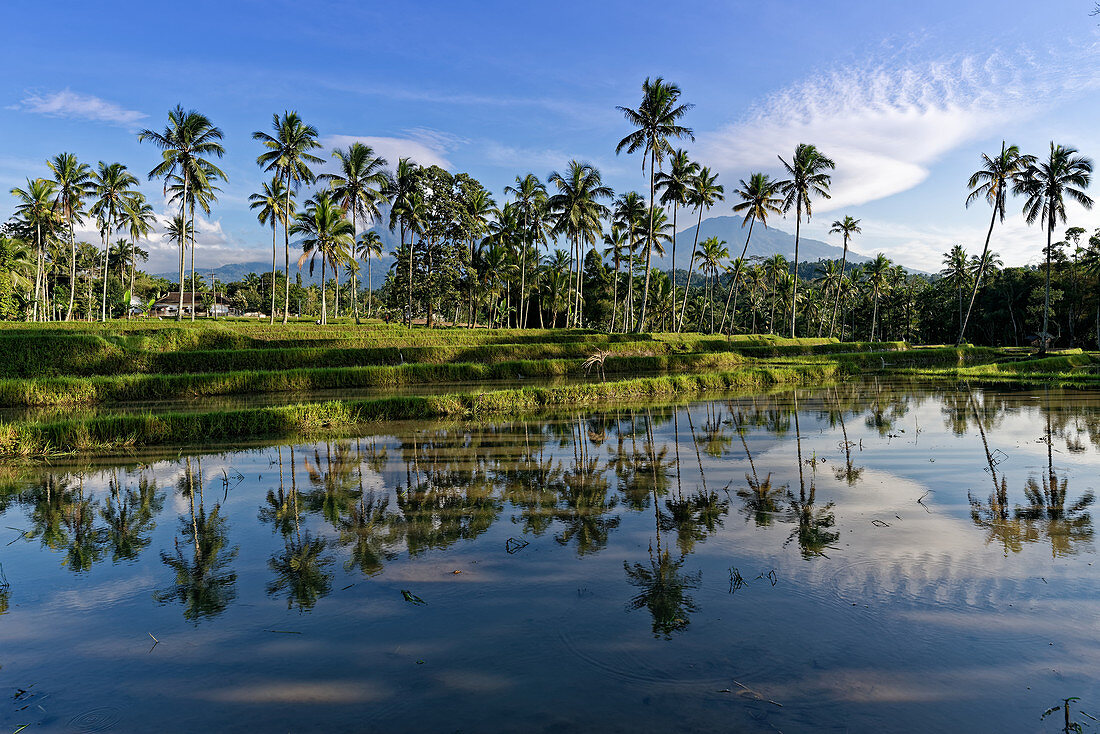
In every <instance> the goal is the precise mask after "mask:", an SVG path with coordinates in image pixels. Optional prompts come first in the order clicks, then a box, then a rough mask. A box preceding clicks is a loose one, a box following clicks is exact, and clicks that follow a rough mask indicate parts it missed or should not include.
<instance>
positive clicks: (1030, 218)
mask: <svg viewBox="0 0 1100 734" xmlns="http://www.w3.org/2000/svg"><path fill="white" fill-rule="evenodd" d="M1091 179H1092V161H1091V160H1090V159H1088V158H1086V157H1084V156H1081V155H1077V149H1076V148H1070V147H1065V146H1061V145H1055V144H1054V142H1053V141H1052V142H1051V144H1050V155H1049V157H1048V158H1047V159H1046V160H1045V161H1042V162H1041V163H1032V164H1031V165H1029V166H1028V167H1027V169H1026V170H1025V171H1024V173H1023V174H1021V175H1020V176H1019V177H1018V178H1017V179H1016V182H1015V184H1014V186H1013V190H1014V191H1015V192H1017V193H1020V194H1023V195H1024V196H1025V197H1027V198H1026V201H1025V202H1024V219H1025V220H1027V223H1028V224H1034V222H1035V220H1037V219H1038V220H1040V221H1041V223H1042V224H1043V226H1044V227H1045V229H1046V231H1047V248H1046V260H1047V268H1046V283H1045V286H1044V294H1043V333H1042V334H1040V335H1039V344H1040V347H1039V351H1040V353H1041V354H1046V351H1047V342H1048V341H1049V339H1050V332H1049V330H1048V327H1049V319H1050V253H1051V246H1050V245H1051V239H1052V238H1053V235H1054V228H1055V227H1056V226H1057V225H1058V224H1059V223H1065V221H1066V199H1067V198H1069V199H1070V200H1072V201H1075V202H1077V203H1078V204H1080V205H1081V206H1082V207H1084V208H1085V209H1091V208H1092V199H1091V198H1090V197H1089V196H1088V195H1087V194H1085V189H1086V188H1088V185H1089V181H1090V180H1091Z"/></svg>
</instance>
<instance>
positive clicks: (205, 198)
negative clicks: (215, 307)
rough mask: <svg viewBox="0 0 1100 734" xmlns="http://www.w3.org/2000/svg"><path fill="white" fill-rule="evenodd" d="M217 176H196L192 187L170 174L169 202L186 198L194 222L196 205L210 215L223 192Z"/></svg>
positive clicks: (193, 267) (195, 280)
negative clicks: (215, 182)
mask: <svg viewBox="0 0 1100 734" xmlns="http://www.w3.org/2000/svg"><path fill="white" fill-rule="evenodd" d="M206 165H207V164H206V163H203V165H202V168H205V166H206ZM215 179H216V176H214V175H213V174H212V173H209V174H208V175H206V176H203V177H197V176H196V177H195V179H194V180H193V181H192V184H191V187H190V188H187V187H185V186H184V182H183V179H182V178H181V177H180V176H178V175H176V174H169V176H168V178H167V179H166V181H165V191H166V192H167V193H168V203H169V204H174V203H175V202H177V201H180V200H182V199H184V198H186V200H187V201H186V203H187V211H188V212H189V214H188V216H189V217H190V219H191V221H192V223H194V221H195V207H196V206H197V207H198V208H199V209H202V213H203V214H205V215H206V216H208V217H209V216H210V208H211V206H212V205H213V204H214V202H216V201H217V200H218V194H219V193H221V189H220V188H218V187H217V186H215V185H214V183H213V182H214V181H215ZM196 231H197V230H196V228H195V227H192V228H191V268H190V269H191V279H190V283H191V304H192V305H191V320H192V321H194V320H195V311H196V305H195V304H196V303H197V301H196V298H195V288H196V286H195V284H196V283H197V282H198V278H196V277H195V232H196Z"/></svg>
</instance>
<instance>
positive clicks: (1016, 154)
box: [955, 141, 1035, 346]
mask: <svg viewBox="0 0 1100 734" xmlns="http://www.w3.org/2000/svg"><path fill="white" fill-rule="evenodd" d="M1034 164H1035V156H1033V155H1021V153H1020V149H1019V148H1017V147H1016V146H1015V145H1005V143H1004V141H1001V154H1000V155H996V156H993V157H990V156H989V155H987V154H985V153H982V167H981V168H979V169H978V170H977V171H975V172H974V173H972V174H971V175H970V180H969V181H967V182H966V186H967V188H969V189H970V193H969V194H968V195H967V197H966V206H967V207H968V208H969V206H970V205H971V204H973V203H974V202H975V201H977V200H978V199H985V200H986V202H987V203H988V204H989V206H990V207H992V209H993V214H992V216H991V217H990V219H989V230H988V231H987V232H986V233H985V246H984V247H983V248H982V259H981V263H980V264H979V265H978V274H977V277H976V278H975V279H974V287H973V289H972V290H971V291H970V304H969V305H968V306H967V307H966V316H964V317H963V320H962V326H961V327H960V328H959V337H958V338H957V339H956V340H955V346H959V345H960V344H962V342H963V339H965V338H966V327H967V324H969V323H970V312H971V311H972V310H973V309H974V299H975V298H977V296H978V287H979V285H980V284H981V281H982V276H983V275H984V274H985V268H986V265H987V263H988V259H987V258H988V256H989V239H990V238H991V237H992V236H993V225H994V224H996V223H997V219H998V218H1000V220H1001V222H1002V223H1004V220H1005V201H1006V199H1007V198H1008V192H1009V189H1010V187H1012V186H1014V185H1015V184H1016V182H1017V181H1018V180H1020V178H1021V177H1022V176H1023V175H1024V172H1025V171H1027V169H1028V168H1030V167H1031V166H1033V165H1034Z"/></svg>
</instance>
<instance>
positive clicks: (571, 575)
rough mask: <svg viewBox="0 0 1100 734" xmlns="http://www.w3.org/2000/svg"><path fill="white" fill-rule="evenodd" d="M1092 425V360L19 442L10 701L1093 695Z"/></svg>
mask: <svg viewBox="0 0 1100 734" xmlns="http://www.w3.org/2000/svg"><path fill="white" fill-rule="evenodd" d="M1098 447H1100V393H1097V392H1086V391H1071V390H1056V389H1046V388H1026V389H1014V390H1011V391H1005V390H1001V389H982V388H979V387H977V386H971V385H967V384H965V383H950V384H946V385H935V386H930V385H928V384H902V383H890V382H873V381H868V382H857V383H844V384H841V385H838V386H837V387H835V388H833V387H825V388H820V389H800V390H797V391H788V392H782V393H776V394H768V395H758V396H749V397H744V396H739V397H728V398H717V397H716V398H713V399H709V400H706V401H702V402H693V403H691V404H689V405H679V406H672V407H669V406H657V405H655V406H652V407H648V408H636V407H635V408H630V409H627V408H620V409H616V408H613V407H612V408H601V409H586V410H584V411H579V412H575V413H573V414H563V415H556V416H554V417H551V418H542V419H527V420H520V419H493V420H490V421H486V422H483V423H460V422H446V423H424V422H421V423H398V424H382V425H379V426H378V428H377V431H376V432H375V433H373V434H372V435H364V436H361V437H353V438H346V439H340V440H331V441H309V442H299V443H294V444H283V445H278V446H263V447H244V448H229V447H207V448H205V449H201V450H200V449H185V450H182V451H173V452H172V453H171V454H170V455H164V454H161V455H141V456H137V457H130V458H110V459H107V458H100V459H87V460H80V461H75V460H71V459H70V460H65V461H63V462H61V463H58V462H54V463H52V464H50V465H35V466H27V465H20V466H12V465H8V466H5V467H2V468H0V487H2V489H0V511H2V513H3V517H2V518H0V564H2V571H0V583H2V584H3V586H2V593H0V612H2V613H0V666H2V667H0V692H2V693H3V696H0V722H2V724H3V726H4V727H7V728H8V730H10V731H14V730H16V729H18V728H19V727H20V726H24V725H26V726H27V727H28V728H27V731H60V732H79V731H109V730H116V731H154V730H160V731H199V730H211V729H212V730H216V731H237V730H240V731H245V730H247V731H296V732H298V731H345V730H356V731H379V732H381V731H387V732H389V731H433V732H435V731H438V732H451V731H466V732H474V731H515V732H532V731H554V732H559V731H560V732H570V731H624V732H626V731H630V732H637V731H719V730H721V731H760V732H771V731H783V732H798V731H815V732H845V731H905V732H927V731H951V730H964V729H967V730H972V731H1003V732H1007V731H1059V730H1061V727H1062V724H1063V722H1062V714H1061V713H1060V712H1059V713H1057V714H1055V715H1054V716H1053V717H1048V718H1047V719H1046V720H1040V717H1041V715H1042V714H1043V712H1044V711H1045V710H1046V709H1048V708H1050V707H1052V706H1055V705H1058V704H1060V703H1061V702H1062V699H1064V698H1066V697H1070V696H1073V697H1080V701H1079V702H1076V703H1074V704H1073V706H1074V709H1073V711H1074V716H1075V717H1077V718H1078V719H1079V720H1082V721H1085V722H1088V723H1090V724H1091V723H1092V722H1090V721H1089V720H1088V719H1087V718H1085V715H1082V714H1079V713H1078V712H1079V711H1082V710H1083V711H1084V712H1085V714H1091V715H1093V716H1097V717H1100V683H1098V682H1097V681H1098V678H1100V676H1098V673H1100V579H1098V572H1100V568H1098V567H1097V566H1096V565H1094V564H1095V562H1096V549H1095V540H1094V537H1093V536H1094V520H1093V514H1094V513H1095V512H1096V506H1095V504H1094V496H1095V491H1096V489H1097V485H1098V484H1100V471H1098V469H1100V448H1098ZM1093 725H1095V724H1093ZM1087 730H1088V729H1086V731H1087Z"/></svg>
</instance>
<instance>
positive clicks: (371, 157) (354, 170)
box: [317, 143, 390, 321]
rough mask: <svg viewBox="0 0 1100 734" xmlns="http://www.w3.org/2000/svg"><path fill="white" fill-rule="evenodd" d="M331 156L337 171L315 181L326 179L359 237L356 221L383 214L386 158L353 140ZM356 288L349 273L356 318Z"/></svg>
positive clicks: (324, 174) (370, 219)
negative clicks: (380, 206)
mask: <svg viewBox="0 0 1100 734" xmlns="http://www.w3.org/2000/svg"><path fill="white" fill-rule="evenodd" d="M332 156H333V157H334V158H337V159H339V161H340V164H339V166H340V170H339V172H338V173H322V174H321V175H320V176H318V177H317V180H318V181H327V182H328V184H329V187H330V188H331V189H332V198H333V200H335V201H336V203H337V204H339V205H340V208H341V209H343V210H344V214H345V215H347V216H350V218H351V228H352V239H353V240H356V239H358V238H359V221H360V220H362V221H363V222H364V223H371V224H372V223H374V221H375V220H376V219H379V218H380V217H381V216H382V215H381V213H380V212H379V211H378V205H379V204H380V203H382V202H383V201H385V197H384V195H383V193H384V192H385V190H386V189H387V188H388V187H389V184H390V177H389V174H388V173H387V172H386V166H387V165H388V164H387V162H386V159H385V158H383V157H381V156H378V155H375V154H374V149H373V148H371V147H370V146H369V145H364V144H362V143H352V144H351V147H349V148H348V149H347V150H339V149H337V150H334V151H332ZM357 290H358V288H357V287H356V283H355V275H354V272H353V273H352V294H353V295H352V299H353V301H354V303H353V308H354V310H355V320H356V321H358V320H359V298H358V295H357Z"/></svg>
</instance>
